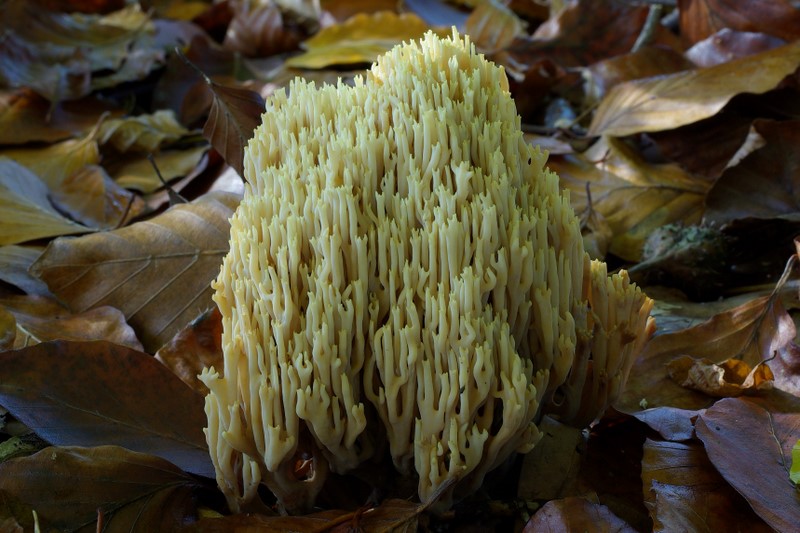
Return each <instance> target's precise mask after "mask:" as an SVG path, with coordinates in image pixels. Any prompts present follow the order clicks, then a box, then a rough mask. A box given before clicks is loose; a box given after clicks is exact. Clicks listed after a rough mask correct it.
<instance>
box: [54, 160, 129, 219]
mask: <svg viewBox="0 0 800 533" xmlns="http://www.w3.org/2000/svg"><path fill="white" fill-rule="evenodd" d="M50 197H51V199H52V201H53V203H54V204H56V205H57V206H58V208H59V210H61V211H62V212H64V213H66V214H68V215H69V216H70V217H72V218H73V219H74V220H77V221H78V222H80V223H81V224H83V225H85V226H87V227H91V228H94V229H100V230H107V229H114V228H118V227H122V226H124V225H125V224H126V223H127V222H128V221H130V220H132V219H134V218H136V217H137V216H139V215H140V214H141V213H142V211H143V210H144V201H143V200H142V199H141V198H139V196H137V195H136V194H134V193H132V192H130V191H128V190H125V189H123V188H122V187H120V186H119V185H118V184H117V183H115V182H114V180H112V179H111V177H110V176H109V175H108V174H107V173H106V171H105V170H104V169H103V167H100V166H97V165H87V166H85V167H83V168H82V169H81V170H79V171H78V172H76V173H75V174H73V175H72V176H69V177H68V178H67V179H65V180H64V181H63V182H62V183H61V186H60V187H59V188H58V189H57V190H55V191H53V192H52V193H51V195H50Z"/></svg>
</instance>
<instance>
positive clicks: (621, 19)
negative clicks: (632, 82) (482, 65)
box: [497, 0, 678, 67]
mask: <svg viewBox="0 0 800 533" xmlns="http://www.w3.org/2000/svg"><path fill="white" fill-rule="evenodd" d="M647 12H648V8H647V6H643V5H633V4H630V3H628V2H619V1H616V0H575V1H570V2H568V3H565V5H564V8H563V9H554V6H552V4H551V17H550V18H549V19H548V20H547V21H546V22H544V23H543V24H541V25H540V26H539V27H538V28H537V29H536V31H535V32H534V33H533V35H532V36H531V37H530V38H528V39H518V40H516V41H515V42H514V43H513V44H512V45H511V46H509V47H508V49H507V50H505V51H503V52H500V53H499V54H498V56H497V57H498V59H499V60H500V62H501V63H502V64H514V63H516V64H519V65H532V64H535V63H536V62H537V61H538V60H540V59H542V58H547V59H550V60H551V61H553V62H554V63H556V64H558V65H560V66H561V67H576V66H589V65H591V64H593V63H596V62H598V61H601V60H603V59H607V58H609V57H614V56H619V55H623V54H627V53H628V52H630V50H631V48H633V44H634V43H635V42H636V39H637V38H638V37H639V34H640V33H641V31H642V27H643V26H644V23H645V19H646V18H647ZM652 44H653V45H665V46H668V47H670V48H676V49H677V48H678V42H677V39H676V38H675V37H674V36H673V35H672V34H671V33H670V32H669V30H667V29H666V28H664V27H659V28H657V29H656V32H655V35H654V40H653V42H652Z"/></svg>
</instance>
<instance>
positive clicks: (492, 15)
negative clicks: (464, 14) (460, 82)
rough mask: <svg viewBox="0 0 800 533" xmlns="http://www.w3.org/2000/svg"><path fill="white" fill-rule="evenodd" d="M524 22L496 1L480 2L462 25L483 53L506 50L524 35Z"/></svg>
mask: <svg viewBox="0 0 800 533" xmlns="http://www.w3.org/2000/svg"><path fill="white" fill-rule="evenodd" d="M525 26H526V24H525V22H524V21H523V20H522V19H520V18H519V17H518V16H517V15H516V13H514V12H513V11H511V9H509V8H508V6H506V5H505V4H501V3H500V2H497V1H496V0H487V1H485V2H481V3H480V4H478V5H477V7H476V8H475V9H474V10H473V11H472V13H471V14H470V16H469V18H467V22H466V23H465V25H464V32H465V33H466V34H467V35H469V37H470V39H472V41H473V42H474V43H475V44H476V45H477V46H478V47H479V48H480V49H481V50H482V51H483V52H485V53H492V52H495V51H497V50H503V49H505V48H507V47H508V46H509V45H510V44H511V43H512V42H513V41H514V39H515V38H516V37H518V36H520V35H524V33H525Z"/></svg>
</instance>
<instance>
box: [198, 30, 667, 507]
mask: <svg viewBox="0 0 800 533" xmlns="http://www.w3.org/2000/svg"><path fill="white" fill-rule="evenodd" d="M262 120H263V123H262V125H261V126H260V127H259V128H258V129H257V130H256V132H255V136H254V138H253V139H252V140H251V141H250V143H249V146H248V148H247V151H246V156H245V177H246V179H247V184H246V189H245V195H244V198H243V200H242V202H241V205H240V206H239V208H238V209H237V211H236V213H235V214H234V216H233V217H232V219H231V239H230V244H231V247H230V252H229V254H228V255H227V256H226V257H225V260H224V263H223V266H222V269H221V272H220V274H219V277H218V278H217V280H216V282H215V283H214V288H215V290H216V294H215V297H214V299H215V301H216V303H217V305H218V306H219V308H220V311H221V313H222V317H223V339H222V341H223V349H224V367H223V368H222V369H220V370H221V373H220V372H219V371H218V370H216V369H214V368H209V369H206V370H205V371H204V372H203V374H202V375H201V379H202V380H203V382H204V383H205V384H206V385H207V386H208V388H209V390H210V392H209V394H208V396H207V397H206V413H207V415H208V428H207V429H206V436H207V439H208V444H209V449H210V452H211V457H212V460H213V462H214V466H215V468H216V472H217V481H218V483H219V485H220V487H221V489H222V491H223V492H224V493H225V495H226V496H227V498H228V501H229V503H230V505H231V507H232V508H233V509H234V510H239V509H242V508H243V507H245V506H246V505H247V504H248V502H250V501H251V500H252V499H253V498H254V497H255V495H256V490H257V488H258V485H259V484H260V483H265V484H266V485H267V486H268V487H269V488H270V489H271V490H272V491H273V492H274V493H275V494H276V495H277V497H278V499H279V501H280V502H281V503H282V504H283V505H284V507H285V508H286V509H288V510H289V511H298V510H302V509H304V508H307V507H308V506H309V505H311V504H312V503H313V500H314V497H315V495H316V494H317V491H318V490H319V489H320V487H321V484H322V483H323V482H324V476H325V474H326V473H327V472H328V471H329V470H331V471H334V472H339V473H344V472H348V471H351V470H353V469H354V468H356V467H358V466H359V465H361V464H363V463H364V462H365V461H367V460H369V459H371V458H374V457H376V456H377V455H378V454H383V453H386V451H387V450H388V455H389V456H391V459H392V461H393V462H394V465H395V466H396V468H397V469H398V470H399V471H400V472H401V473H403V474H407V475H409V476H416V478H417V479H418V493H419V497H420V499H421V500H422V501H430V500H432V499H433V498H434V497H438V498H440V499H439V505H440V507H446V506H447V505H449V504H450V501H451V498H452V496H453V493H454V491H458V492H460V493H467V492H470V491H473V490H475V489H476V488H477V487H478V486H480V484H481V483H482V481H483V479H484V476H485V475H486V473H487V472H489V471H490V470H491V469H493V468H495V467H497V466H498V465H499V464H501V463H502V462H503V461H505V460H506V459H507V458H508V457H509V456H510V455H511V454H513V453H514V452H526V451H528V450H530V449H531V448H532V447H533V446H534V445H535V444H536V442H537V441H538V439H539V431H538V429H537V425H536V423H537V421H538V420H539V417H540V416H541V415H542V413H552V414H553V415H555V416H559V417H560V418H561V419H562V420H564V421H566V422H570V423H576V424H586V423H589V422H591V421H592V420H593V419H594V418H595V417H597V416H598V415H599V414H601V413H602V412H603V410H605V408H606V407H607V406H608V405H609V404H610V403H611V402H613V401H614V400H615V398H616V397H617V396H618V395H619V393H620V391H621V389H622V387H623V386H624V383H625V381H626V379H627V376H628V372H629V370H630V367H631V364H632V361H633V359H634V357H635V356H636V355H637V354H638V352H639V351H640V350H641V349H642V346H643V344H644V343H645V342H646V340H647V338H648V337H649V335H650V334H651V332H652V328H653V324H652V320H651V319H650V318H649V312H650V308H651V306H652V301H651V300H649V299H648V298H647V297H646V296H645V295H644V294H643V293H642V292H641V291H640V290H639V289H638V288H636V287H635V286H634V285H632V284H631V283H629V281H628V278H627V276H626V275H625V273H620V274H614V275H612V276H608V274H607V272H606V267H605V264H603V263H600V262H591V261H590V260H589V258H588V255H587V254H586V253H585V252H584V249H583V243H582V239H581V235H580V230H579V226H578V220H577V218H576V217H575V215H574V213H573V211H572V209H571V208H570V206H569V201H568V198H567V197H566V196H565V195H563V194H561V193H560V192H559V188H558V179H557V177H556V176H555V175H554V174H553V173H551V172H550V171H548V170H547V169H545V168H544V163H545V159H546V155H545V154H543V153H542V152H541V151H540V150H539V149H538V148H533V147H530V146H529V145H527V144H526V142H525V141H524V139H523V136H522V132H521V130H520V119H519V117H518V115H517V113H516V108H515V105H514V101H513V100H512V99H511V97H510V95H509V92H508V82H507V79H506V77H505V74H504V72H503V69H502V68H500V67H497V66H495V65H494V64H493V63H491V62H488V61H486V60H485V59H484V58H483V56H481V55H479V54H477V53H476V52H475V50H474V47H473V46H471V45H470V43H469V41H468V40H467V39H463V38H461V37H459V36H458V35H457V34H455V33H454V35H453V36H452V37H451V38H448V39H440V38H439V37H437V36H436V35H434V34H432V33H429V34H428V35H427V36H426V37H425V38H424V39H423V40H422V41H421V42H412V43H408V44H404V45H401V46H398V47H395V48H394V49H393V50H392V51H390V52H389V53H388V54H386V55H384V56H383V57H381V58H379V59H378V61H377V63H376V64H375V65H374V66H373V67H372V69H371V70H370V71H369V72H368V73H367V75H366V77H365V78H356V80H355V84H354V86H352V87H351V86H346V85H343V84H341V83H339V84H338V85H336V86H327V85H326V86H323V87H320V88H317V87H315V85H314V84H313V83H306V82H303V81H295V82H293V83H292V84H291V86H290V88H289V91H288V93H287V92H283V91H280V92H278V93H276V94H275V95H274V96H273V97H271V98H270V99H269V101H268V102H267V109H266V112H265V113H264V115H263V117H262ZM299 458H301V459H310V460H311V461H312V463H313V475H312V476H310V478H308V479H305V478H303V479H298V476H297V473H296V472H295V471H294V464H295V462H296V461H297V460H298V459H299ZM453 480H457V483H455V484H454V483H453Z"/></svg>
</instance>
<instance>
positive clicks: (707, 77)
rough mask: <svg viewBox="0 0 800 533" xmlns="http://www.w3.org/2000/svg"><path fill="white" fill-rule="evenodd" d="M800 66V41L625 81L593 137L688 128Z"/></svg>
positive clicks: (605, 105)
mask: <svg viewBox="0 0 800 533" xmlns="http://www.w3.org/2000/svg"><path fill="white" fill-rule="evenodd" d="M798 66H800V41H798V42H795V43H792V44H787V45H785V46H781V47H779V48H775V49H772V50H768V51H766V52H762V53H760V54H753V55H750V56H747V57H743V58H741V59H735V60H733V61H730V62H728V63H724V64H722V65H717V66H714V67H709V68H700V69H694V70H687V71H683V72H678V73H675V74H669V75H666V76H658V77H655V78H648V79H644V80H634V81H629V82H625V83H621V84H619V85H617V86H616V87H614V88H613V89H611V91H609V93H608V94H607V95H606V97H605V98H604V99H603V100H602V101H601V102H600V105H599V107H598V108H597V111H596V112H595V115H594V118H593V119H592V123H591V125H590V126H589V130H588V132H587V135H589V136H597V135H601V134H604V135H613V136H616V137H622V136H625V135H631V134H633V133H641V132H649V131H662V130H669V129H673V128H677V127H680V126H685V125H686V124H691V123H693V122H697V121H699V120H702V119H704V118H708V117H710V116H712V115H715V114H716V113H718V112H719V111H720V110H721V109H722V108H723V106H725V104H727V103H728V102H729V101H730V100H731V98H733V97H734V96H735V95H737V94H740V93H754V94H761V93H765V92H767V91H769V90H772V89H774V88H775V87H776V86H777V85H778V83H780V82H781V80H783V79H784V78H785V77H786V76H788V75H790V74H792V73H793V72H795V71H796V70H797V67H798Z"/></svg>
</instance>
